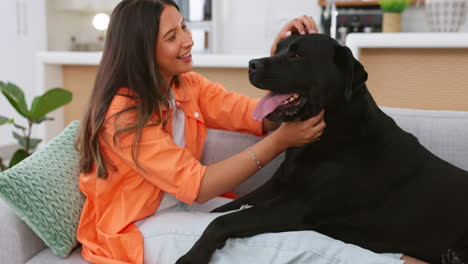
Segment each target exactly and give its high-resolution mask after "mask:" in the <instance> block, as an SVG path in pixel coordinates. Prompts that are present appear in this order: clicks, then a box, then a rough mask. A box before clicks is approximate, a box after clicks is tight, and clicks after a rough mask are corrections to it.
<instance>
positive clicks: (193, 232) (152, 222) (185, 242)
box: [136, 198, 403, 264]
mask: <svg viewBox="0 0 468 264" xmlns="http://www.w3.org/2000/svg"><path fill="white" fill-rule="evenodd" d="M229 201H231V200H229V199H225V198H215V199H213V200H211V201H208V202H206V203H205V204H203V205H193V206H189V205H186V204H184V203H180V202H179V203H177V204H175V205H173V206H170V207H168V208H165V209H164V210H160V211H158V212H157V213H156V214H154V215H152V216H150V217H147V218H145V219H143V220H141V221H139V222H137V223H136V224H137V226H138V228H139V229H140V231H141V233H142V235H143V240H144V260H145V261H144V263H148V264H155V263H158V264H174V263H175V262H176V260H177V259H178V258H179V257H181V256H182V255H184V254H185V253H186V252H187V251H188V250H189V249H190V248H191V247H192V246H193V245H194V244H195V242H196V241H197V240H198V238H199V237H200V236H201V234H202V233H203V231H204V230H205V228H206V227H207V226H208V224H209V223H210V222H211V221H213V220H214V219H215V218H216V217H218V216H220V215H222V214H224V213H208V212H210V211H211V210H212V209H214V208H217V207H218V206H221V205H223V204H225V203H227V202H229ZM401 256H402V255H401V254H376V253H374V252H372V251H369V250H366V249H363V248H361V247H358V246H355V245H352V244H346V243H343V242H341V241H339V240H335V239H332V238H330V237H327V236H325V235H322V234H319V233H317V232H314V231H294V232H282V233H266V234H260V235H256V236H253V237H248V238H235V239H228V240H227V241H226V245H225V246H224V247H223V248H222V249H220V250H216V251H215V253H214V255H213V258H212V259H211V262H210V263H212V264H240V263H254V264H263V263H265V264H284V263H308V264H309V263H310V264H332V263H340V264H341V263H343V264H344V263H347V264H348V263H349V264H402V263H403V261H402V260H400V257H401Z"/></svg>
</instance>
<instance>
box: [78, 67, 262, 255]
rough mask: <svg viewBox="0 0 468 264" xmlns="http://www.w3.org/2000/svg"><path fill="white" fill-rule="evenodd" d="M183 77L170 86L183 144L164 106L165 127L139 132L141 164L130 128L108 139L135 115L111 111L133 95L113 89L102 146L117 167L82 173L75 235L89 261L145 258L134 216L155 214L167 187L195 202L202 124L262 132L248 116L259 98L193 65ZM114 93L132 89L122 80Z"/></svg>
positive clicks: (129, 101)
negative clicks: (103, 173) (100, 174)
mask: <svg viewBox="0 0 468 264" xmlns="http://www.w3.org/2000/svg"><path fill="white" fill-rule="evenodd" d="M181 77H182V78H181V79H182V82H183V83H184V87H185V88H182V87H173V91H174V95H175V99H176V104H177V105H178V107H180V108H181V109H182V110H183V112H184V114H185V142H186V147H185V148H181V147H179V146H177V145H176V144H175V143H174V142H173V140H172V136H171V135H172V110H169V113H168V112H167V110H165V111H163V114H169V116H170V119H169V121H168V123H167V126H166V130H164V129H163V128H162V126H149V127H146V128H144V129H143V132H142V137H141V145H140V154H139V157H138V162H139V164H140V165H141V167H143V168H144V170H142V169H140V168H138V167H136V165H135V164H134V162H133V159H132V154H131V146H132V141H133V138H134V135H133V134H130V135H123V136H119V137H118V138H117V141H116V143H115V144H114V143H113V139H112V138H113V135H114V131H115V127H116V125H118V124H117V122H119V124H120V122H122V120H123V122H130V121H132V120H134V118H132V114H123V115H122V116H121V118H119V119H116V118H109V117H110V116H111V115H113V114H115V113H117V112H118V111H120V110H122V109H124V108H126V107H128V106H129V105H132V104H134V101H133V100H132V99H131V98H129V97H125V96H122V95H118V94H117V95H116V96H115V97H114V98H113V101H112V103H111V105H110V107H109V110H108V112H107V116H106V121H105V124H104V127H103V129H102V131H101V132H100V136H99V142H100V147H101V153H102V154H103V155H104V157H105V158H106V159H107V160H109V161H110V162H111V163H112V164H114V166H115V167H116V168H117V170H116V171H113V170H112V169H108V173H109V174H108V178H107V179H106V180H102V179H99V178H97V176H96V172H95V171H94V172H92V173H90V174H86V175H85V174H82V175H80V189H81V191H82V192H83V194H84V195H85V196H86V201H85V204H84V207H83V211H82V213H81V218H80V223H79V226H78V233H77V235H78V240H79V241H80V242H81V243H82V244H83V257H84V258H85V259H86V260H88V261H89V262H92V263H114V264H116V263H119V264H121V263H131V264H137V263H143V239H142V236H141V233H140V231H139V229H138V228H137V227H136V226H135V225H134V224H133V223H134V222H135V221H138V220H140V219H142V218H144V217H147V216H150V215H152V214H153V213H154V212H155V211H156V210H157V208H158V206H159V203H160V202H161V199H162V197H163V195H164V193H165V192H167V193H170V194H172V195H174V196H175V197H176V198H177V199H178V200H180V201H182V202H185V203H187V204H192V203H193V202H194V200H195V199H196V197H197V195H198V192H199V188H200V183H201V181H202V178H203V175H204V173H205V170H206V166H203V165H201V164H200V162H199V160H200V158H201V154H202V147H203V143H204V140H205V137H206V129H207V128H215V129H224V130H230V131H239V132H246V133H251V134H255V135H258V136H261V135H263V131H262V124H261V123H260V122H257V121H255V120H253V119H252V116H251V114H252V112H253V109H254V108H255V106H256V104H257V102H258V100H256V99H252V98H249V97H247V96H243V95H239V94H235V93H227V92H226V91H225V90H224V88H223V87H222V86H220V85H219V84H216V83H212V82H210V81H208V80H207V79H205V78H204V77H202V76H201V75H199V74H196V73H185V74H182V76H181ZM119 93H123V94H125V93H126V94H129V93H130V90H129V89H126V88H122V89H120V91H119ZM154 120H156V115H155V118H154ZM154 120H153V121H154ZM124 133H125V132H124Z"/></svg>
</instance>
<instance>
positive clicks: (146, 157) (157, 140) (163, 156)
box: [100, 102, 206, 204]
mask: <svg viewBox="0 0 468 264" xmlns="http://www.w3.org/2000/svg"><path fill="white" fill-rule="evenodd" d="M116 108H117V109H118V110H121V109H123V108H122V106H121V105H120V106H119V104H118V103H116V104H114V102H113V103H112V105H111V107H110V108H109V112H110V113H112V112H117V111H118V110H117V109H116ZM134 119H135V118H134V117H132V114H123V115H121V116H120V117H119V118H118V119H117V120H118V123H119V124H120V123H121V121H123V122H124V123H125V122H128V121H129V120H134ZM116 122H117V121H116V118H114V117H112V118H108V119H107V121H106V124H105V127H104V130H103V131H102V134H101V137H100V139H101V141H104V142H105V146H106V147H107V148H108V149H107V150H108V151H110V152H111V153H112V154H113V155H115V156H117V157H118V158H117V159H115V158H114V159H112V160H113V161H114V160H117V161H118V162H119V161H120V162H125V163H126V164H127V165H128V166H130V167H131V168H133V169H134V170H136V171H137V173H138V175H140V176H141V177H143V178H144V179H145V180H147V181H149V182H150V183H152V184H154V185H155V186H157V187H158V188H160V189H161V190H162V191H164V192H167V193H170V194H172V195H174V196H175V197H176V198H177V199H178V200H180V201H182V202H184V203H187V204H192V203H193V202H194V201H195V199H196V198H197V196H198V192H199V189H200V184H201V181H202V179H203V175H204V174H205V171H206V166H203V165H201V163H200V162H199V161H198V160H197V159H196V158H195V157H194V156H193V155H192V154H191V153H190V151H188V150H187V149H185V148H181V147H179V146H177V145H176V144H175V143H174V141H173V140H172V138H171V136H170V135H169V133H168V132H167V131H165V130H164V129H163V128H162V126H161V125H158V126H147V127H145V128H144V129H143V131H142V135H141V141H140V149H139V154H138V163H139V165H140V167H138V166H137V165H136V164H135V162H134V161H133V158H132V143H133V139H134V137H135V135H134V133H132V134H126V133H125V132H123V133H121V134H119V136H117V138H116V142H115V144H114V143H113V135H114V131H115V127H118V126H119V125H116ZM118 162H115V164H114V165H115V166H116V167H117V169H118V167H119V164H118Z"/></svg>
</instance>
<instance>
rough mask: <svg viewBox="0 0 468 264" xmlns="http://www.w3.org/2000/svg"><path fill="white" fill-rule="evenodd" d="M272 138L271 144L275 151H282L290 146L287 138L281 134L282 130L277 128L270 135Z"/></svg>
mask: <svg viewBox="0 0 468 264" xmlns="http://www.w3.org/2000/svg"><path fill="white" fill-rule="evenodd" d="M269 138H270V140H271V145H272V146H273V147H274V148H275V151H277V152H278V153H281V152H283V151H285V150H286V149H287V148H289V145H288V143H287V141H286V140H284V138H283V136H282V135H281V131H280V130H276V131H274V132H273V133H271V134H270V136H269Z"/></svg>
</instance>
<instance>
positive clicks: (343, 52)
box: [334, 45, 367, 102]
mask: <svg viewBox="0 0 468 264" xmlns="http://www.w3.org/2000/svg"><path fill="white" fill-rule="evenodd" d="M334 59H335V63H336V65H337V66H338V68H340V70H341V71H343V72H344V73H345V78H346V87H345V89H344V96H345V100H346V102H349V101H351V97H352V95H353V93H354V92H355V90H356V89H358V88H360V87H362V86H363V85H364V83H365V82H366V81H367V72H366V70H364V67H363V66H362V64H361V63H360V62H359V61H357V60H356V59H355V58H354V56H353V53H352V52H351V50H350V49H349V48H348V47H346V46H341V45H336V46H335V57H334Z"/></svg>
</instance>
